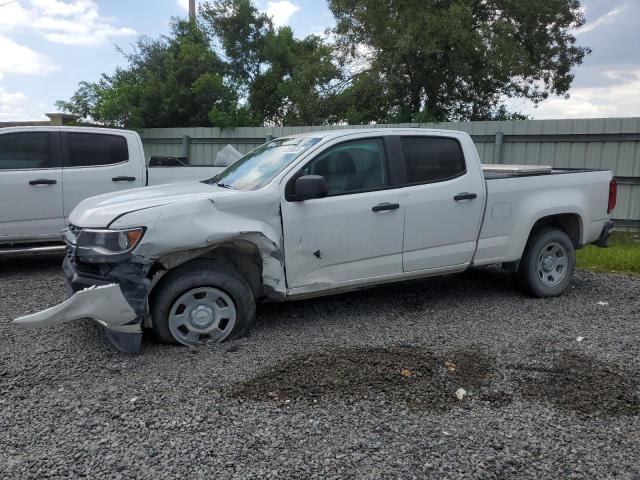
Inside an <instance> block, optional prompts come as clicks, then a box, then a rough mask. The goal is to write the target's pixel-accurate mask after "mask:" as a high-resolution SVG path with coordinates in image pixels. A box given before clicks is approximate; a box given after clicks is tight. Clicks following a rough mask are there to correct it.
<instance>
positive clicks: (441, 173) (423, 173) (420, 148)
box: [402, 137, 467, 184]
mask: <svg viewBox="0 0 640 480" xmlns="http://www.w3.org/2000/svg"><path fill="white" fill-rule="evenodd" d="M402 149H403V151H404V159H405V163H406V167H407V183H409V184H412V183H432V182H442V181H445V180H450V179H452V178H455V177H459V176H460V175H463V174H464V173H466V171H467V168H466V165H465V162H464V155H463V153H462V148H461V147H460V143H458V141H457V140H455V139H453V138H442V137H403V138H402Z"/></svg>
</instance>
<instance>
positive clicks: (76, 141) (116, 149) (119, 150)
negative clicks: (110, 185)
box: [67, 133, 129, 167]
mask: <svg viewBox="0 0 640 480" xmlns="http://www.w3.org/2000/svg"><path fill="white" fill-rule="evenodd" d="M67 143H68V145H69V165H68V166H69V167H90V166H100V165H113V164H115V163H123V162H126V161H127V160H129V149H128V148H127V140H126V138H124V137H122V136H120V135H106V134H102V133H68V134H67Z"/></svg>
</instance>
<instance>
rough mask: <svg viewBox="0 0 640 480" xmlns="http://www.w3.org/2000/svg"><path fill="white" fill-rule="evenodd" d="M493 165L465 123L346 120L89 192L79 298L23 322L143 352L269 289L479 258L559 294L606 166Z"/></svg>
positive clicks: (223, 318) (604, 193)
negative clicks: (185, 177) (463, 128)
mask: <svg viewBox="0 0 640 480" xmlns="http://www.w3.org/2000/svg"><path fill="white" fill-rule="evenodd" d="M484 170H485V171H484V172H483V166H482V165H481V163H480V159H479V157H478V153H477V152H476V149H475V147H474V145H473V142H472V140H471V138H470V137H469V136H468V135H467V134H465V133H462V132H455V131H440V130H425V129H417V128H415V129H366V130H338V131H331V132H313V133H309V134H305V135H299V136H292V137H287V138H280V139H277V140H274V141H271V142H269V143H266V144H265V145H263V146H261V147H259V148H257V149H256V150H253V151H252V152H250V153H248V154H247V155H245V156H244V157H243V158H241V159H240V160H238V161H237V162H236V163H234V164H233V165H231V166H230V167H228V168H227V169H226V170H224V171H223V172H222V173H220V174H218V175H217V176H215V177H213V178H212V179H210V180H208V181H204V182H200V183H197V182H194V183H190V184H188V183H182V184H176V185H168V186H160V187H152V188H144V189H138V190H132V191H129V192H127V193H125V194H119V193H110V194H107V195H101V196H97V197H94V198H90V199H88V200H85V201H83V202H81V203H80V204H79V205H78V206H77V207H76V208H75V210H74V211H73V212H72V213H71V216H70V217H69V219H70V222H71V225H69V228H68V230H67V232H66V241H67V249H68V251H67V257H66V259H65V261H64V265H63V269H64V274H65V277H66V279H67V283H68V286H69V290H70V294H72V296H71V297H70V298H69V299H68V300H67V301H65V302H64V303H62V304H60V305H58V306H55V307H53V308H50V309H48V310H45V311H42V312H39V313H35V314H33V315H29V316H26V317H22V318H19V319H17V320H15V322H16V323H17V324H19V325H22V326H25V327H46V326H51V325H55V324H58V323H62V322H66V321H70V320H74V319H79V318H86V317H89V318H93V319H94V320H96V321H97V322H99V323H100V324H101V325H103V326H104V327H105V331H106V333H107V336H108V338H109V339H110V340H111V341H112V343H113V344H114V345H116V347H118V348H119V349H121V350H123V351H136V350H137V349H138V348H139V346H140V339H141V332H142V329H143V328H148V329H152V330H153V331H154V332H155V334H156V336H157V337H158V338H159V339H160V340H162V341H164V342H171V343H180V344H186V345H194V344H197V343H200V342H205V341H215V342H220V341H224V340H226V339H230V338H236V337H238V336H241V335H243V334H245V332H247V330H248V329H249V328H250V326H251V325H252V323H253V321H254V314H255V301H256V300H259V299H261V300H271V301H274V300H276V301H279V300H289V299H299V298H304V297H310V296H318V295H327V294H331V293H336V292H343V291H348V290H354V289H359V288H364V287H370V286H373V285H380V284H384V283H388V282H396V281H401V280H408V279H415V278H420V277H427V276H431V275H440V274H445V273H454V272H461V271H463V270H465V269H468V268H470V267H476V266H482V265H490V264H501V265H502V266H503V267H504V268H506V269H508V270H509V271H511V272H513V273H514V274H515V275H516V276H517V278H518V280H519V282H520V284H521V285H522V286H523V287H524V288H525V289H526V291H527V292H528V293H530V294H531V295H534V296H538V297H548V296H555V295H560V294H561V293H562V292H564V291H565V289H566V288H567V287H568V285H569V282H570V280H571V277H572V275H573V271H574V268H575V249H577V248H580V247H582V246H583V245H585V244H588V243H597V244H599V245H601V246H604V245H605V244H606V241H607V237H608V235H609V231H610V229H611V223H610V221H609V216H610V213H611V210H612V209H613V208H614V207H615V201H616V185H615V181H614V180H613V179H612V174H611V172H610V171H608V170H551V169H545V168H542V169H540V168H538V167H513V166H485V168H484ZM73 292H75V293H73Z"/></svg>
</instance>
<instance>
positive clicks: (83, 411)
mask: <svg viewBox="0 0 640 480" xmlns="http://www.w3.org/2000/svg"><path fill="white" fill-rule="evenodd" d="M60 260H61V259H60V258H59V257H56V256H41V257H29V258H25V259H20V260H16V259H12V260H8V261H7V260H4V261H2V262H0V305H2V307H1V308H0V340H1V345H0V349H1V351H0V446H1V447H0V478H2V479H12V478H16V479H26V478H46V477H49V478H78V477H82V476H86V477H92V478H97V477H99V478H154V479H156V478H189V479H191V478H202V477H208V478H220V479H224V478H239V479H240V478H241V479H247V478H261V479H262V478H344V477H349V478H375V479H378V478H427V477H433V478H482V479H491V478H544V479H549V478H562V479H567V478H629V479H640V447H639V445H640V355H639V353H640V332H639V330H638V320H640V299H639V293H640V278H638V277H636V278H632V277H626V276H614V275H602V274H592V273H587V272H578V273H577V274H576V277H575V280H574V282H573V285H572V288H571V289H570V291H569V292H568V294H566V295H565V296H563V297H561V298H557V299H547V300H539V299H532V298H528V297H525V296H523V295H521V294H519V293H517V292H516V291H514V289H513V287H512V285H511V282H510V279H509V277H508V276H506V275H504V274H502V273H501V272H498V271H473V272H468V273H465V274H462V275H455V276H448V277H443V278H434V279H427V280H421V281H415V282H411V283H404V284H397V285H392V286H387V287H384V288H377V289H371V290H367V291H362V292H358V293H353V294H345V295H340V296H335V297H330V298H324V299H316V300H308V301H301V302H295V303H290V304H278V305H264V306H261V307H260V308H259V309H258V323H257V325H256V327H255V328H254V330H253V331H252V334H251V336H250V337H249V338H244V339H241V340H237V341H234V342H231V343H227V344H223V345H207V346H203V347H199V348H178V347H175V348H174V347H166V346H161V345H158V344H156V343H155V342H154V341H153V339H145V340H144V349H143V353H142V354H141V355H137V356H127V355H123V354H119V353H117V352H115V351H114V350H113V349H112V348H111V347H110V346H109V345H108V343H107V342H106V341H105V340H104V339H103V336H102V332H101V331H100V329H99V328H98V327H97V326H96V325H94V324H93V323H91V322H89V321H86V322H84V321H83V322H76V323H75V324H67V325H63V326H60V327H57V328H52V329H48V330H45V331H40V332H35V331H20V330H17V329H16V328H14V327H13V326H12V325H11V324H10V320H11V319H12V318H14V317H16V316H18V315H21V314H25V313H28V312H33V311H37V310H39V309H41V308H44V307H48V306H52V305H54V304H56V303H57V302H59V301H61V300H63V297H64V294H63V282H62V278H61V275H60V273H59V263H60ZM598 302H608V304H607V305H599V304H598ZM578 337H584V339H583V340H582V341H580V342H578V341H577V338H578ZM459 388H464V389H465V390H466V391H467V395H466V396H465V397H464V398H463V399H462V400H458V399H457V397H456V396H455V392H456V391H457V390H458V389H459Z"/></svg>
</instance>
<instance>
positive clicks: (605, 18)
mask: <svg viewBox="0 0 640 480" xmlns="http://www.w3.org/2000/svg"><path fill="white" fill-rule="evenodd" d="M622 10H623V7H622V6H620V7H617V8H614V9H613V10H611V11H609V12H607V13H605V14H604V15H602V16H600V17H598V18H596V19H595V20H594V21H593V22H587V23H585V24H584V25H583V26H582V27H580V28H579V29H578V30H577V31H576V33H577V34H578V35H579V34H581V33H587V32H590V31H591V30H594V29H596V28H598V27H600V26H601V25H607V24H610V23H613V22H614V20H615V19H616V17H617V16H618V15H619V14H620V12H621V11H622Z"/></svg>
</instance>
